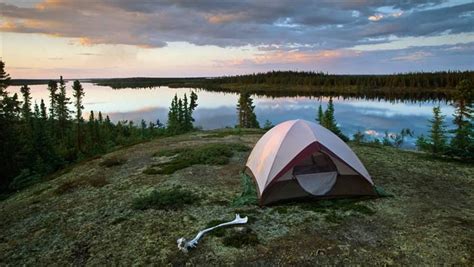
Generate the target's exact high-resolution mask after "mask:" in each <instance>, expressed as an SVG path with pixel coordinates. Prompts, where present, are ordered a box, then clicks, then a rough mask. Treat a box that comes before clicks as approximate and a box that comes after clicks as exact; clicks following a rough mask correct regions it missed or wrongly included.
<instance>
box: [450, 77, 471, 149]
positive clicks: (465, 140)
mask: <svg viewBox="0 0 474 267" xmlns="http://www.w3.org/2000/svg"><path fill="white" fill-rule="evenodd" d="M456 89H457V96H456V98H457V99H456V101H455V103H454V106H455V108H456V110H455V113H454V120H453V123H454V125H456V129H454V130H453V131H452V132H453V133H454V137H453V138H452V139H451V150H452V151H451V153H453V154H454V155H457V156H460V157H462V158H474V129H473V127H474V126H473V116H474V115H473V101H474V88H473V84H472V82H471V81H470V80H462V81H461V82H460V83H459V84H458V85H457V86H456Z"/></svg>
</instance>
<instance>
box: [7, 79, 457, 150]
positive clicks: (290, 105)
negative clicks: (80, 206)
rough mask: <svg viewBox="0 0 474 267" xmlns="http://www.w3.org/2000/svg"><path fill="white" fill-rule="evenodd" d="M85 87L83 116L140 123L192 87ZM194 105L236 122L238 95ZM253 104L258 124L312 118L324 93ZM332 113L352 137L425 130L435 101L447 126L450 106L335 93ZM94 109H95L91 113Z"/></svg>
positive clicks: (210, 122) (204, 121)
mask: <svg viewBox="0 0 474 267" xmlns="http://www.w3.org/2000/svg"><path fill="white" fill-rule="evenodd" d="M71 85H72V83H68V84H67V88H68V92H67V93H68V96H69V97H71V98H72V90H71ZM83 87H84V90H85V94H86V95H85V98H84V111H85V112H84V118H85V119H87V118H88V116H89V111H90V110H93V111H94V112H98V111H102V113H103V114H104V116H105V114H107V115H109V116H110V118H111V120H112V121H118V120H133V121H135V122H137V123H138V122H139V121H140V120H141V119H145V120H146V121H156V120H157V119H159V120H160V121H161V122H163V123H165V122H166V119H167V113H168V107H169V105H170V103H171V98H172V97H173V96H174V95H175V94H178V96H182V95H184V94H185V93H188V94H189V92H190V91H191V89H188V88H179V89H172V88H168V87H160V88H156V89H121V90H113V89H112V88H110V87H102V86H96V85H94V84H91V83H83ZM30 88H31V95H32V97H33V101H36V102H37V103H38V104H39V101H40V99H44V100H45V102H46V103H48V102H49V99H48V91H47V89H46V85H31V86H30ZM8 91H9V92H10V93H14V92H17V93H18V94H20V87H19V86H10V87H8ZM197 94H198V96H199V99H198V105H199V106H198V107H197V109H196V111H195V113H194V117H195V119H196V122H195V126H199V127H202V128H203V129H215V128H223V127H226V126H231V127H233V126H234V125H235V124H236V122H237V112H236V105H237V101H238V98H239V95H238V94H234V93H219V92H208V91H203V90H199V91H198V92H197ZM253 99H254V104H255V106H256V108H255V112H256V114H257V118H258V120H259V122H260V124H261V125H262V126H263V124H264V122H265V121H266V120H270V121H271V122H272V123H273V124H277V123H280V122H282V121H285V120H290V119H296V118H301V119H306V120H310V121H314V119H315V117H316V111H317V108H318V105H319V104H320V103H321V104H322V105H323V107H324V108H325V107H326V105H327V102H328V98H310V97H278V98H273V97H262V96H253ZM333 100H334V106H335V109H336V112H335V116H336V119H337V121H338V123H339V124H340V127H341V129H342V131H343V132H344V133H345V134H346V135H348V136H352V134H354V133H355V132H357V130H360V131H363V132H365V133H366V134H367V135H371V136H375V137H382V136H383V135H384V132H385V131H388V132H390V133H393V132H399V131H400V130H401V129H402V128H410V129H411V130H414V131H415V135H420V134H425V135H426V133H427V131H428V122H427V120H428V119H430V118H431V116H432V108H433V106H436V105H438V104H439V105H440V106H441V110H442V112H443V114H445V115H446V120H447V125H448V126H450V125H451V120H452V114H453V112H454V109H453V107H452V106H450V105H449V104H446V103H444V102H441V103H439V102H423V103H420V102H419V103H407V102H405V103H402V102H398V103H390V102H388V101H379V100H362V99H354V98H353V99H343V98H335V99H333ZM96 114H97V113H96ZM414 140H415V139H414V138H411V139H409V140H407V145H408V146H413V144H414Z"/></svg>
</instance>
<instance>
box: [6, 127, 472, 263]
mask: <svg viewBox="0 0 474 267" xmlns="http://www.w3.org/2000/svg"><path fill="white" fill-rule="evenodd" d="M259 137H260V134H259V133H252V132H250V133H249V132H247V133H245V134H243V135H227V134H219V133H218V134H215V133H210V132H199V133H192V134H189V135H182V136H178V137H172V138H164V139H156V140H153V141H151V142H147V143H143V144H138V145H135V146H132V147H128V148H124V149H122V150H119V151H116V152H113V153H111V154H108V155H106V156H104V157H102V158H99V159H95V160H91V161H88V162H84V163H82V164H79V165H77V166H75V167H73V168H70V169H69V170H68V171H67V172H64V173H63V174H58V175H57V177H55V178H54V179H51V180H49V181H46V182H43V183H41V184H37V185H35V186H32V187H30V188H28V189H26V190H24V191H22V192H19V193H17V194H16V195H14V196H12V197H10V198H8V199H6V200H4V201H2V202H0V211H1V218H2V219H1V221H0V255H1V257H0V265H5V264H10V265H23V264H27V265H36V264H40V265H50V264H54V265H69V264H75V265H105V264H109V265H110V264H111V265H118V264H119V265H131V264H140V265H143V264H159V265H162V264H170V263H171V264H174V265H176V264H177V265H182V264H185V263H191V264H254V265H261V264H264V265H266V264H268V265H274V264H284V265H290V264H291V265H296V264H297V265H300V264H337V263H339V264H341V263H342V264H348V263H351V264H362V265H367V264H370V265H373V264H377V265H381V264H394V263H395V264H402V265H406V264H410V265H418V264H427V265H433V264H462V265H472V263H473V262H474V255H473V247H472V244H474V208H473V206H472V203H473V200H474V177H473V176H474V175H473V174H474V166H470V165H467V164H460V163H450V162H444V161H439V160H431V159H427V158H425V157H424V156H423V155H422V154H419V153H415V152H407V151H400V150H396V149H391V148H384V147H368V146H354V150H355V152H356V153H357V154H358V155H359V156H360V158H361V160H362V161H363V162H364V163H365V164H366V167H367V169H368V170H369V172H370V173H371V175H372V177H373V179H374V181H375V183H376V184H377V185H379V186H381V187H383V188H384V189H385V190H386V191H388V192H390V193H393V194H394V195H395V197H391V198H379V199H374V200H365V201H359V202H352V201H336V202H328V201H325V202H324V201H323V202H309V203H308V202H307V203H293V204H286V205H279V206H273V207H266V208H259V207H257V206H246V207H235V206H233V205H232V200H233V199H235V198H236V197H237V196H238V195H239V194H240V192H241V185H240V184H241V180H240V179H241V178H240V171H241V170H242V167H243V165H244V163H245V160H246V158H247V156H248V153H249V152H245V151H242V150H233V152H232V153H231V154H229V153H227V152H226V153H227V154H226V156H228V157H230V160H229V161H228V162H226V159H225V158H218V159H219V160H220V161H218V163H221V164H222V163H226V164H225V165H202V164H197V165H193V166H190V167H186V168H184V169H179V168H177V169H179V170H177V171H175V172H174V173H171V174H158V173H157V172H158V171H156V170H157V169H159V168H157V167H156V166H157V165H159V164H163V163H166V162H169V161H170V160H171V161H172V160H173V159H175V158H176V156H172V155H171V156H170V155H168V156H162V155H157V154H155V153H157V152H158V153H161V152H163V151H165V150H168V151H169V149H170V148H186V150H185V151H184V152H183V151H182V153H185V154H187V153H192V152H190V151H194V150H195V149H197V148H199V147H202V146H203V145H209V144H212V143H218V144H229V143H230V144H245V145H247V146H249V147H252V146H253V145H254V143H255V142H256V141H257V140H258V138H259ZM187 149H189V150H187ZM160 151H161V152H160ZM162 154H163V155H165V154H167V153H166V151H165V153H162ZM168 154H169V153H168ZM181 167H183V166H181ZM145 170H147V171H145ZM144 171H145V172H146V173H148V174H144V173H143V172H144ZM163 188H171V189H177V190H185V191H183V192H194V193H193V195H194V196H195V197H197V198H198V200H197V201H195V202H193V204H185V205H184V206H176V207H174V208H173V209H166V208H165V209H161V208H159V207H155V208H146V207H143V206H142V207H141V208H140V207H139V208H138V209H137V205H136V204H137V199H140V197H143V196H145V197H146V196H148V195H149V194H150V192H152V191H153V190H154V189H158V190H160V189H163ZM142 199H143V198H142ZM236 212H239V213H240V214H241V215H243V216H249V224H248V225H247V227H246V228H244V229H242V228H231V229H226V230H224V231H220V232H218V233H216V234H214V235H209V236H205V237H204V239H203V240H202V241H201V243H200V244H199V245H198V247H197V248H196V249H195V250H193V251H191V252H190V253H188V254H183V253H182V252H180V251H178V249H177V247H176V239H177V238H179V237H182V236H184V237H186V238H192V237H193V236H194V235H195V234H196V233H197V232H198V231H199V230H201V229H202V228H203V227H206V226H207V225H213V224H216V223H217V222H218V221H216V220H231V219H232V218H233V216H234V213H236ZM239 231H240V232H239Z"/></svg>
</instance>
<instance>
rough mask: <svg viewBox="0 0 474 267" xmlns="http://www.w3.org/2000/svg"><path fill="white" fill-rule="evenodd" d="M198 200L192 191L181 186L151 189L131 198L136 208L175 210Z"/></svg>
mask: <svg viewBox="0 0 474 267" xmlns="http://www.w3.org/2000/svg"><path fill="white" fill-rule="evenodd" d="M198 200H199V197H198V196H196V195H195V194H194V193H193V192H191V191H189V190H185V189H181V187H173V188H168V189H161V190H153V191H152V192H151V193H150V194H148V195H147V196H143V197H139V198H136V199H134V200H133V204H132V206H133V208H134V209H137V210H145V209H164V210H177V209H181V208H183V207H184V205H188V204H193V203H195V202H197V201H198Z"/></svg>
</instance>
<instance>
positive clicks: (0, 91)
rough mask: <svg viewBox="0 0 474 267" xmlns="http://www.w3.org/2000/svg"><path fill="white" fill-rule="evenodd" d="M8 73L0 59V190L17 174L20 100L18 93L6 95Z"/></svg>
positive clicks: (8, 83) (4, 188) (6, 187)
mask: <svg viewBox="0 0 474 267" xmlns="http://www.w3.org/2000/svg"><path fill="white" fill-rule="evenodd" d="M9 85H10V75H8V73H6V72H5V64H4V62H3V61H1V60H0V192H1V191H5V190H7V189H8V185H9V184H10V182H11V181H12V179H13V177H15V176H16V175H18V174H19V168H18V163H19V162H18V161H17V153H18V149H19V146H20V142H19V140H18V139H19V135H18V130H17V125H18V122H19V120H18V118H19V116H18V114H19V111H20V102H19V101H18V95H17V94H14V95H13V96H12V97H10V96H9V95H8V92H7V88H8V86H9Z"/></svg>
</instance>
